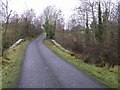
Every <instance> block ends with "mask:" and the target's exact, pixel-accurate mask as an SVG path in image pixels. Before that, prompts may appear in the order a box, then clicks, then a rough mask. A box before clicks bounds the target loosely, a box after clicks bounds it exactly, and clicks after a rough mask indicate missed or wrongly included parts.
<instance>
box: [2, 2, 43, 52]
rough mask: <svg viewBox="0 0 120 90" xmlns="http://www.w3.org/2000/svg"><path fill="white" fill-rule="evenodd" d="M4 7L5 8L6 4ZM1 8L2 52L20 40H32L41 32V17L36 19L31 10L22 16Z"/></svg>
mask: <svg viewBox="0 0 120 90" xmlns="http://www.w3.org/2000/svg"><path fill="white" fill-rule="evenodd" d="M5 5H6V6H7V4H5ZM7 7H8V6H7ZM3 8H4V9H3V10H1V14H2V28H1V29H2V51H4V50H6V49H7V48H9V47H10V46H11V45H12V44H14V43H15V42H16V41H17V40H19V39H21V38H22V39H25V38H34V37H36V36H37V35H40V33H42V32H43V28H42V21H41V19H42V17H36V15H35V12H34V10H33V9H30V10H26V11H25V12H24V13H23V14H22V15H18V14H17V13H15V12H13V11H12V10H11V11H10V12H8V8H6V7H3ZM6 11H7V12H6Z"/></svg>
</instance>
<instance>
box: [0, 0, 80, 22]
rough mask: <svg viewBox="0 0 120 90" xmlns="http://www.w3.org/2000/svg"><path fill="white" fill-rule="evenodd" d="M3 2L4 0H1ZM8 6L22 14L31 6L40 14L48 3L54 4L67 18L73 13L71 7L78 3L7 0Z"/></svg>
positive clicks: (66, 0)
mask: <svg viewBox="0 0 120 90" xmlns="http://www.w3.org/2000/svg"><path fill="white" fill-rule="evenodd" d="M2 1H3V2H5V1H6V0H2ZM8 1H9V8H10V9H12V10H13V11H15V12H17V13H18V14H19V15H20V14H22V13H23V12H24V11H25V10H26V9H31V8H33V9H34V10H35V12H36V14H37V15H40V14H41V13H42V12H43V10H44V9H45V8H46V7H47V6H49V5H55V6H56V7H57V8H59V9H60V10H62V13H63V14H64V17H65V19H66V20H67V19H68V18H69V16H70V15H72V14H73V9H74V8H75V7H77V6H78V5H79V3H78V2H79V1H78V0H8Z"/></svg>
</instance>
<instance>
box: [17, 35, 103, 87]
mask: <svg viewBox="0 0 120 90" xmlns="http://www.w3.org/2000/svg"><path fill="white" fill-rule="evenodd" d="M44 38H45V35H42V36H40V37H39V38H37V39H36V40H34V41H32V42H31V43H30V44H29V46H28V47H27V49H26V54H25V58H24V64H23V70H22V74H21V78H20V82H19V85H18V88H105V86H104V85H102V84H101V83H99V82H98V81H96V80H95V79H93V78H91V77H90V76H89V75H87V74H85V73H83V72H82V71H80V70H78V69H76V68H75V67H74V66H72V65H70V64H68V63H67V62H65V61H64V60H62V59H61V58H60V57H58V56H57V55H56V54H54V53H53V52H52V51H51V50H50V49H49V48H48V47H47V46H45V45H44V44H43V39H44Z"/></svg>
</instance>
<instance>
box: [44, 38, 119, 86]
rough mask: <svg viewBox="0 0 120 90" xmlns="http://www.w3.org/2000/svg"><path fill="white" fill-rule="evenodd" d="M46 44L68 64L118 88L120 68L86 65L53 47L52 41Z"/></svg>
mask: <svg viewBox="0 0 120 90" xmlns="http://www.w3.org/2000/svg"><path fill="white" fill-rule="evenodd" d="M44 43H45V44H46V45H47V46H48V47H49V48H50V49H51V50H52V51H53V52H54V53H56V54H57V55H58V56H60V57H61V58H63V59H64V60H65V61H66V62H68V63H70V64H72V65H74V66H75V67H77V68H78V69H80V70H82V71H84V72H86V73H88V74H89V75H91V76H92V77H94V78H96V79H97V80H98V81H100V82H102V83H103V84H105V85H106V86H108V87H109V88H118V66H115V67H114V68H112V67H108V66H105V67H96V66H95V65H90V64H87V63H84V62H83V61H82V60H80V59H76V57H75V56H71V55H70V54H68V53H66V52H64V51H62V50H60V49H59V48H58V47H56V45H53V43H52V42H51V41H50V40H45V41H44Z"/></svg>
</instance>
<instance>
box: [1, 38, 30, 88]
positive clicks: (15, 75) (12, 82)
mask: <svg viewBox="0 0 120 90" xmlns="http://www.w3.org/2000/svg"><path fill="white" fill-rule="evenodd" d="M29 42H30V40H28V39H26V40H25V41H24V42H22V43H21V44H20V45H18V46H16V47H15V48H14V49H8V50H6V51H5V52H4V54H5V58H4V57H3V58H2V88H15V87H16V86H17V83H18V80H19V77H20V73H21V67H22V62H23V57H24V50H25V48H26V47H27V45H28V43H29Z"/></svg>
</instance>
